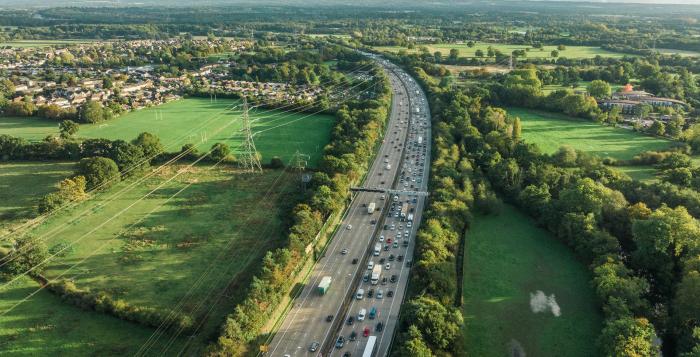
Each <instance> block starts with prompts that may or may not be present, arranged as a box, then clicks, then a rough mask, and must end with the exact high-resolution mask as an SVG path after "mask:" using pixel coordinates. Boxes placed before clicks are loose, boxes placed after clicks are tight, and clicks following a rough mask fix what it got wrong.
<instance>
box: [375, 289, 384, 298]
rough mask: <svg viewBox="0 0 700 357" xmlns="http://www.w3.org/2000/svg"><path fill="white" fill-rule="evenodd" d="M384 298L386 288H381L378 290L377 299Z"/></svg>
mask: <svg viewBox="0 0 700 357" xmlns="http://www.w3.org/2000/svg"><path fill="white" fill-rule="evenodd" d="M382 298H384V290H382V289H379V290H377V299H382Z"/></svg>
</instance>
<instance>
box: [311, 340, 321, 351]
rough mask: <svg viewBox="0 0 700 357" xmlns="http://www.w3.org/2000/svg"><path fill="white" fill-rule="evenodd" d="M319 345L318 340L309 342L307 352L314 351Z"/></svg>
mask: <svg viewBox="0 0 700 357" xmlns="http://www.w3.org/2000/svg"><path fill="white" fill-rule="evenodd" d="M320 346H321V344H320V343H318V342H311V344H310V345H309V352H316V351H317V350H318V348H319V347H320Z"/></svg>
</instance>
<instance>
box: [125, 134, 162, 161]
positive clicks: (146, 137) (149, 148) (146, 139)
mask: <svg viewBox="0 0 700 357" xmlns="http://www.w3.org/2000/svg"><path fill="white" fill-rule="evenodd" d="M131 143H132V144H134V145H137V146H139V147H140V148H141V150H142V151H143V156H144V157H145V158H146V159H147V160H149V161H153V160H155V159H156V158H157V157H158V156H159V155H160V154H162V153H163V151H164V150H165V149H164V148H163V144H161V143H160V138H158V137H157V136H155V135H153V134H151V133H149V132H143V133H141V134H139V136H137V137H136V139H134V140H132V141H131Z"/></svg>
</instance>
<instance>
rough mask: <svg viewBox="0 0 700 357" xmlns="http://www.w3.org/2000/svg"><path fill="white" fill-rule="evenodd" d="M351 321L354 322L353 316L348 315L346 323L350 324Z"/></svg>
mask: <svg viewBox="0 0 700 357" xmlns="http://www.w3.org/2000/svg"><path fill="white" fill-rule="evenodd" d="M353 323H355V318H354V317H352V316H350V317H348V325H352V324H353Z"/></svg>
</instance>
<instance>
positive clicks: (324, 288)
mask: <svg viewBox="0 0 700 357" xmlns="http://www.w3.org/2000/svg"><path fill="white" fill-rule="evenodd" d="M331 281H333V279H332V278H331V277H330V276H324V277H323V278H321V282H320V283H318V293H319V294H321V295H326V292H328V289H330V287H331Z"/></svg>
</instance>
